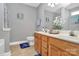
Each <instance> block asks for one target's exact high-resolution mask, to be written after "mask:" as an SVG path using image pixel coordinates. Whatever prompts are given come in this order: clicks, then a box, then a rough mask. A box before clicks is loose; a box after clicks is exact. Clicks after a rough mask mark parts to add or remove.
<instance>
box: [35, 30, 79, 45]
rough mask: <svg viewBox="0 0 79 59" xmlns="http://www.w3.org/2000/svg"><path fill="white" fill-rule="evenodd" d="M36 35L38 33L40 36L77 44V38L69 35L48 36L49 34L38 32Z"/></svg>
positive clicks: (78, 39) (78, 41) (78, 42)
mask: <svg viewBox="0 0 79 59" xmlns="http://www.w3.org/2000/svg"><path fill="white" fill-rule="evenodd" d="M36 33H40V34H43V35H47V36H50V37H55V38H59V39H60V40H65V41H70V42H73V43H77V44H79V38H77V37H72V36H69V35H61V34H49V33H45V32H42V31H38V32H36Z"/></svg>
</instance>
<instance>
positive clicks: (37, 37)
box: [34, 33, 41, 53]
mask: <svg viewBox="0 0 79 59" xmlns="http://www.w3.org/2000/svg"><path fill="white" fill-rule="evenodd" d="M34 36H35V50H36V51H37V52H38V53H41V35H40V34H37V33H35V35H34Z"/></svg>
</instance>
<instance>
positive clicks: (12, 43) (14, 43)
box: [10, 40, 28, 45]
mask: <svg viewBox="0 0 79 59" xmlns="http://www.w3.org/2000/svg"><path fill="white" fill-rule="evenodd" d="M24 42H28V41H27V40H26V41H17V42H11V43H10V45H16V44H20V43H24Z"/></svg>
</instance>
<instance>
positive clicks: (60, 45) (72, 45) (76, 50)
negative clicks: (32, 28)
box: [34, 32, 79, 56]
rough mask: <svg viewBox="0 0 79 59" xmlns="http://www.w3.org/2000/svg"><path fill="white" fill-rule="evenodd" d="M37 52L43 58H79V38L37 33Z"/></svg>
mask: <svg viewBox="0 0 79 59" xmlns="http://www.w3.org/2000/svg"><path fill="white" fill-rule="evenodd" d="M34 38H35V50H36V51H37V53H39V54H41V55H42V56H79V38H77V37H72V36H66V35H60V34H49V33H45V32H35V34H34Z"/></svg>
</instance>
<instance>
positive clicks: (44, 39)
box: [41, 35, 48, 56]
mask: <svg viewBox="0 0 79 59" xmlns="http://www.w3.org/2000/svg"><path fill="white" fill-rule="evenodd" d="M41 38H42V39H41V41H42V45H41V47H42V49H41V51H42V55H43V56H47V55H48V37H47V36H45V35H42V36H41Z"/></svg>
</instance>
